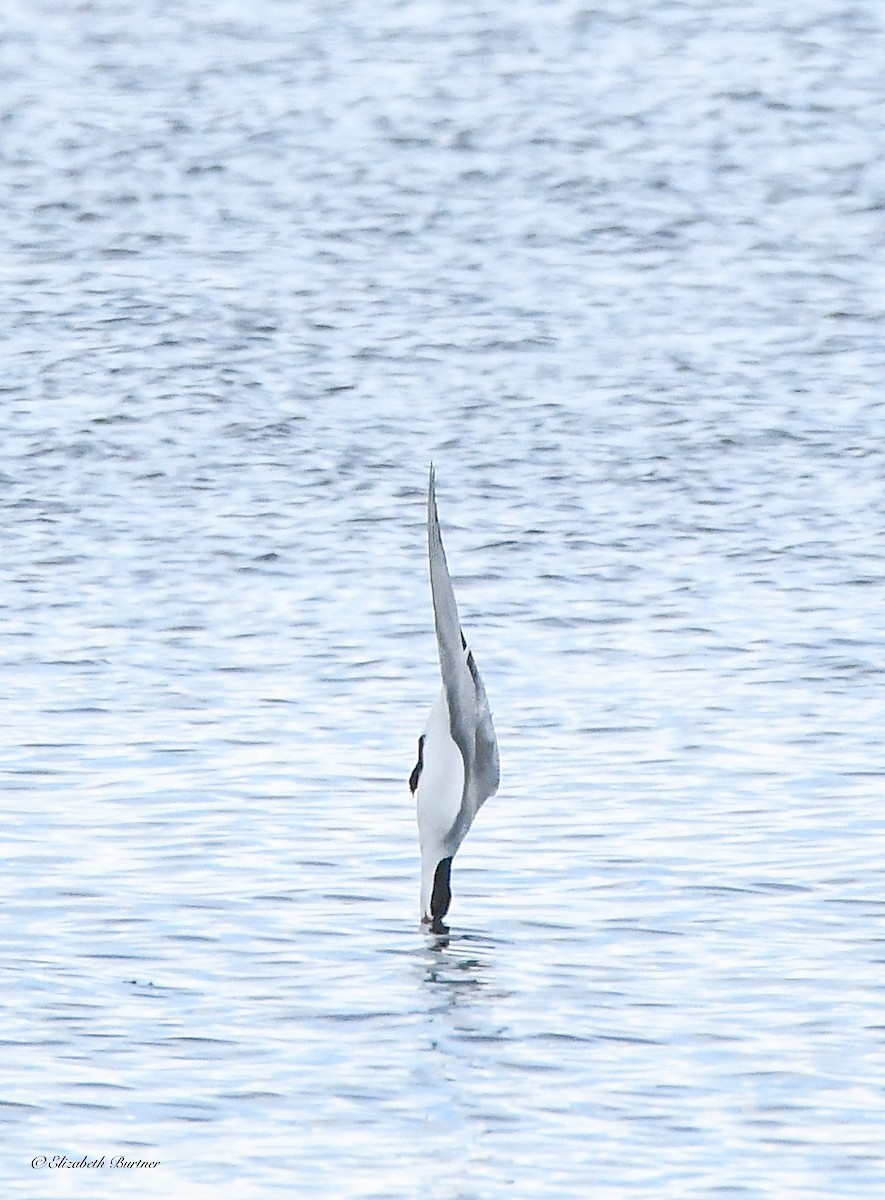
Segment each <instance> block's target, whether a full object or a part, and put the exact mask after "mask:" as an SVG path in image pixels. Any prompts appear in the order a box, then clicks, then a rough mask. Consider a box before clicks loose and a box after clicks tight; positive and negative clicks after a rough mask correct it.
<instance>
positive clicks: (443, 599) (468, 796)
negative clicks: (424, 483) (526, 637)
mask: <svg viewBox="0 0 885 1200" xmlns="http://www.w3.org/2000/svg"><path fill="white" fill-rule="evenodd" d="M427 550H428V555H429V558H430V592H431V595H432V597H433V615H434V621H435V624H436V643H437V648H438V650H439V669H440V675H441V676H442V688H441V690H440V693H439V696H438V697H437V699H436V701H435V703H434V704H433V707H432V708H431V710H430V715H429V717H428V718H427V724H426V726H425V727H424V732H423V733H422V734H421V736H420V737H419V739H418V762H417V763H416V765H415V769H414V770H413V771H412V774H411V777H410V779H409V787H410V788H411V791H412V794H413V795H414V796H415V798H416V801H417V807H418V835H419V838H420V842H421V921H422V924H424V925H429V926H431V929H432V931H433V932H436V933H445V932H446V926H445V925H443V923H442V920H443V917H444V916H445V915H446V913H447V912H448V909H449V904H450V903H451V899H452V890H451V871H452V859H453V858H454V856H455V853H456V851H457V849H458V847H459V846H460V845H461V843H462V841H463V840H464V837H465V835H466V833H467V830H468V829H469V828H470V826H471V825H472V823H473V818H474V817H475V816H476V814H477V813H478V812H479V809H480V807H481V806H482V804H483V803H484V802H485V801H486V800H488V798H489V796H493V795H494V794H495V792H496V791H497V790H498V782H499V779H500V767H499V763H498V743H497V741H496V739H495V729H494V726H493V725H492V714H491V712H490V711H489V702H488V700H487V699H486V690H485V688H484V687H483V682H482V679H480V676H479V671H478V670H477V667H476V663H475V661H474V658H473V654H472V653H471V652H470V650H469V648H468V646H467V642H466V640H465V638H464V634H463V632H462V631H461V622H460V620H459V619H458V607H457V605H456V603H455V592H454V589H453V588H452V581H451V579H450V577H449V569H448V565H447V564H446V553H445V550H444V549H443V543H442V536H441V534H440V531H439V517H438V515H437V511H436V487H435V478H434V470H433V467H432V466H431V468H430V483H429V486H428V489H427Z"/></svg>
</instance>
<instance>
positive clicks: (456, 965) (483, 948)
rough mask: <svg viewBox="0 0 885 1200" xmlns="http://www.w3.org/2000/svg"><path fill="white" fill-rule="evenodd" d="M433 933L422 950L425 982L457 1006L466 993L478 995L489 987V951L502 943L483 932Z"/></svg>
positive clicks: (446, 929) (428, 935)
mask: <svg viewBox="0 0 885 1200" xmlns="http://www.w3.org/2000/svg"><path fill="white" fill-rule="evenodd" d="M443 928H444V930H445V932H441V931H440V932H437V931H434V932H431V933H428V934H427V935H426V945H425V947H424V949H423V951H422V960H423V963H424V982H425V983H426V984H428V985H429V986H431V987H432V988H433V990H434V992H435V993H436V995H435V999H437V1000H438V999H439V998H440V993H442V997H443V998H444V999H445V1000H446V1002H447V1004H448V1005H449V1006H451V1007H454V1006H455V1005H456V1004H457V1003H458V1002H459V1000H461V999H463V998H464V996H465V994H467V993H470V994H473V995H476V994H477V992H478V991H480V990H481V989H482V988H484V987H486V986H487V985H488V983H489V982H490V981H489V977H488V976H489V971H490V965H491V964H490V960H489V952H490V951H491V950H492V949H493V948H494V947H495V946H496V945H499V944H500V943H498V942H496V940H495V939H494V938H491V937H489V936H488V935H486V934H481V933H453V932H452V931H451V930H450V929H449V928H447V927H443Z"/></svg>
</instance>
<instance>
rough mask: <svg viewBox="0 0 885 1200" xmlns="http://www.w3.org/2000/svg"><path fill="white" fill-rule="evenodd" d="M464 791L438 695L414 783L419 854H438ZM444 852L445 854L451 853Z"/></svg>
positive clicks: (455, 749)
mask: <svg viewBox="0 0 885 1200" xmlns="http://www.w3.org/2000/svg"><path fill="white" fill-rule="evenodd" d="M463 791H464V760H463V759H462V757H461V751H460V750H459V749H458V747H457V745H456V744H455V742H454V741H453V740H452V734H451V731H450V728H449V710H448V706H447V704H446V698H445V693H444V692H440V695H439V696H438V697H437V700H436V702H435V703H434V705H433V708H432V709H431V710H430V716H429V717H428V719H427V726H426V728H425V730H424V765H423V768H422V771H421V777H420V779H419V780H418V832H419V835H420V838H421V849H422V851H424V852H426V851H432V852H433V853H436V852H437V851H439V852H440V857H443V856H444V855H443V854H442V849H443V844H444V841H445V838H446V837H447V835H448V834H449V832H450V830H451V828H452V826H453V825H454V823H455V820H456V818H457V816H458V813H459V812H460V810H461V796H462V793H463ZM452 852H453V851H452V850H448V851H447V853H452Z"/></svg>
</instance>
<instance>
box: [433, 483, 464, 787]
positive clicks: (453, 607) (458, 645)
mask: <svg viewBox="0 0 885 1200" xmlns="http://www.w3.org/2000/svg"><path fill="white" fill-rule="evenodd" d="M427 549H428V553H429V556H430V591H431V594H432V596H433V615H434V619H435V622H436V644H437V647H438V649H439V669H440V674H441V675H442V681H443V687H444V688H445V692H446V703H447V704H448V709H449V725H450V729H451V734H452V740H453V741H454V742H455V744H456V746H457V747H458V749H459V750H460V751H461V757H462V758H463V759H464V778H465V782H466V779H467V777H468V775H469V774H470V772H471V770H472V768H473V760H474V757H475V746H474V742H475V731H476V693H475V689H474V686H473V679H472V677H471V674H470V670H469V668H468V666H467V663H466V661H465V658H464V639H463V637H462V634H461V622H460V620H459V619H458V606H457V604H456V603H455V592H454V589H453V588H452V581H451V579H450V578H449V568H448V565H447V564H446V552H445V550H444V549H443V544H442V536H441V534H440V531H439V517H438V515H437V511H436V488H435V484H434V476H433V467H431V468H430V487H429V489H428V492H427Z"/></svg>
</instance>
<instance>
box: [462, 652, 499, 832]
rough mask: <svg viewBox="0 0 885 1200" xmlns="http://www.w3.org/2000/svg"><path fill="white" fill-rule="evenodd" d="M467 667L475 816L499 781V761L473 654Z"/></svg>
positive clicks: (481, 683)
mask: <svg viewBox="0 0 885 1200" xmlns="http://www.w3.org/2000/svg"><path fill="white" fill-rule="evenodd" d="M467 666H468V668H469V670H470V674H471V675H472V676H473V689H474V695H475V697H476V736H475V739H474V741H475V746H476V758H475V760H474V770H473V780H472V787H471V792H472V797H471V798H472V801H473V805H474V810H473V811H474V813H475V812H476V810H477V809H478V808H479V806H480V805H481V804H484V803H485V801H486V800H488V798H489V796H494V794H495V792H497V790H498V784H499V783H500V781H501V767H500V763H499V761H498V740H497V738H496V737H495V727H494V725H493V724H492V714H491V710H490V709H489V702H488V698H487V696H486V690H485V687H484V686H483V682H482V679H481V678H480V674H479V670H478V669H477V666H476V662H475V661H474V658H473V654H472V653H471V652H468V655H467Z"/></svg>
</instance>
